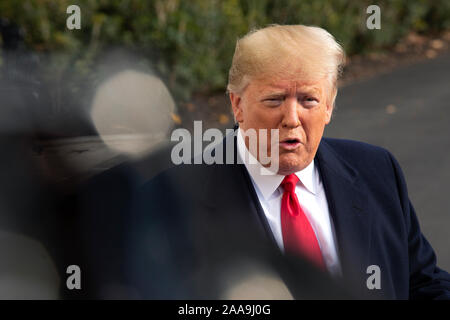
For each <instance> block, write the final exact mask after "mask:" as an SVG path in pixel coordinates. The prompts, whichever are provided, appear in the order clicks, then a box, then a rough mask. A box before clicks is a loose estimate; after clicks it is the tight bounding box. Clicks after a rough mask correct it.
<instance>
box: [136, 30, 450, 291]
mask: <svg viewBox="0 0 450 320" xmlns="http://www.w3.org/2000/svg"><path fill="white" fill-rule="evenodd" d="M343 63H344V53H343V50H342V48H341V47H340V46H339V45H338V44H337V43H336V42H335V40H334V38H333V37H332V36H331V35H330V34H329V33H328V32H326V31H325V30H323V29H321V28H317V27H307V26H301V25H297V26H277V25H274V26H269V27H267V28H263V29H260V30H257V31H253V32H251V33H249V34H248V35H246V36H245V37H243V38H242V39H240V40H238V42H237V45H236V51H235V54H234V57H233V62H232V66H231V68H230V75H229V84H228V92H229V96H230V101H231V105H232V109H233V113H234V116H235V120H236V121H237V123H238V126H237V127H236V130H235V131H234V132H233V133H232V134H230V135H228V136H227V137H226V138H225V139H224V141H223V143H221V144H219V145H218V146H216V147H215V149H214V151H213V154H218V153H220V154H223V153H227V152H228V153H229V152H230V150H233V151H234V153H233V157H232V158H233V159H234V161H233V162H232V163H229V162H227V163H226V164H222V162H221V161H216V163H214V164H211V165H208V164H201V165H194V164H184V165H180V166H176V167H174V168H172V169H169V170H167V171H165V172H163V173H162V174H160V175H158V176H157V177H155V178H154V179H152V180H151V181H149V182H148V183H146V184H145V186H144V187H143V190H142V192H141V196H140V199H139V201H138V205H137V206H136V207H137V209H138V210H137V211H136V212H137V214H136V215H135V217H134V221H133V225H134V227H133V228H132V229H131V230H132V232H131V233H130V242H129V246H130V247H129V252H130V256H129V257H130V258H129V261H130V268H131V269H130V276H131V281H132V282H133V283H135V284H136V286H137V287H138V290H139V291H140V292H141V294H142V295H143V296H144V297H149V298H161V297H164V298H182V297H199V298H205V297H206V298H214V297H222V296H221V294H220V292H223V290H225V289H224V288H226V287H227V283H228V282H227V280H226V279H229V278H227V276H226V270H229V267H230V266H232V265H233V264H235V263H236V262H237V261H242V259H244V260H245V259H250V260H251V261H252V263H253V264H254V265H255V264H258V263H262V264H263V265H265V266H269V267H270V270H274V272H275V274H277V275H279V277H280V279H281V281H283V282H284V283H285V284H286V286H287V288H288V289H289V290H290V292H291V293H292V296H293V297H294V298H342V297H364V298H386V299H408V298H410V299H420V298H427V299H429V298H433V299H450V276H449V274H448V273H446V272H445V271H443V270H441V269H439V268H438V267H437V266H436V257H435V254H434V251H433V249H432V248H431V246H430V244H429V243H428V242H427V240H426V239H425V238H424V236H423V235H422V233H421V231H420V228H419V224H418V221H417V218H416V215H415V212H414V209H413V206H412V205H411V202H410V200H409V198H408V193H407V188H406V183H405V179H404V177H403V174H402V171H401V169H400V166H399V164H398V163H397V161H396V160H395V159H394V157H393V156H392V155H391V154H390V153H389V152H388V151H386V150H384V149H382V148H380V147H376V146H371V145H368V144H365V143H361V142H356V141H349V140H338V139H330V138H323V137H322V136H323V132H324V128H325V126H326V125H327V124H328V123H329V122H330V121H331V116H332V112H333V108H334V101H335V97H336V94H337V86H336V81H337V77H338V73H339V70H340V68H341V67H342V65H343ZM252 130H253V131H255V132H257V133H261V132H264V133H266V135H259V134H257V135H256V138H255V139H256V140H253V141H252V139H251V137H250V136H249V134H248V133H249V132H251V131H252ZM274 130H275V131H274ZM252 143H255V144H256V147H255V145H252ZM262 149H265V150H264V151H265V153H266V154H267V156H268V158H269V159H270V161H269V162H266V161H265V160H266V159H263V154H264V153H261V150H262ZM225 158H226V157H225ZM274 168H275V169H274Z"/></svg>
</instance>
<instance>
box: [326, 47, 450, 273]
mask: <svg viewBox="0 0 450 320" xmlns="http://www.w3.org/2000/svg"><path fill="white" fill-rule="evenodd" d="M336 106H337V109H336V110H335V114H334V118H333V119H332V122H331V124H330V125H329V126H328V127H327V129H326V131H325V136H328V137H335V138H346V139H354V140H359V141H364V142H367V143H370V144H374V145H379V146H382V147H384V148H386V149H388V150H390V151H391V152H392V153H393V155H394V156H395V157H396V158H397V160H398V161H399V163H400V165H401V166H402V169H403V171H404V174H405V177H406V181H407V184H408V189H409V196H410V199H411V201H412V203H413V205H414V207H415V209H416V213H417V215H418V218H419V221H420V223H421V227H422V231H423V233H424V234H425V236H426V237H427V238H428V240H429V241H430V242H431V244H432V246H433V247H434V249H435V250H436V252H437V256H438V264H439V265H440V266H441V267H443V268H444V269H446V270H447V271H450V201H449V199H450V195H449V193H450V53H447V54H444V55H442V56H440V57H438V58H436V59H432V60H427V61H424V62H421V63H418V64H415V65H411V66H405V67H400V68H398V69H395V70H394V71H392V72H391V73H388V74H383V75H379V76H377V77H375V78H372V79H369V80H365V81H362V82H359V83H354V84H352V85H349V86H347V87H344V88H342V89H341V90H340V92H339V93H338V98H337V102H336Z"/></svg>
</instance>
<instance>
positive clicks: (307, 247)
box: [281, 174, 325, 270]
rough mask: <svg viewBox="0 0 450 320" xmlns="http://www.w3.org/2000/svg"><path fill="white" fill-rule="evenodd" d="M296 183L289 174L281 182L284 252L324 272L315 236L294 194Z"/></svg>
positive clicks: (292, 175)
mask: <svg viewBox="0 0 450 320" xmlns="http://www.w3.org/2000/svg"><path fill="white" fill-rule="evenodd" d="M298 181H299V178H298V177H297V176H296V175H295V174H290V175H288V176H286V177H284V179H283V181H282V182H281V186H282V187H283V190H284V193H283V198H282V199H281V231H282V234H283V243H284V250H285V251H286V252H290V253H294V254H300V255H302V256H304V257H306V258H307V259H309V260H310V261H312V262H313V263H314V264H316V265H317V266H319V267H320V268H321V269H322V270H324V269H325V263H324V261H323V257H322V253H321V251H320V247H319V242H318V241H317V238H316V234H315V233H314V230H313V228H312V226H311V224H310V223H309V221H308V218H307V217H306V215H305V213H304V212H303V210H302V207H301V206H300V203H299V202H298V198H297V195H296V194H295V185H296V184H297V182H298Z"/></svg>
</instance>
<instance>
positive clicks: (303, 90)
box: [261, 87, 320, 97]
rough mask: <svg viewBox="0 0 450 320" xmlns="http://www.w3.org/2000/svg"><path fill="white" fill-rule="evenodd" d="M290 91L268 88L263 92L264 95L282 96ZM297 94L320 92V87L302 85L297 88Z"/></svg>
mask: <svg viewBox="0 0 450 320" xmlns="http://www.w3.org/2000/svg"><path fill="white" fill-rule="evenodd" d="M288 93H289V92H288V91H287V90H276V89H275V90H273V89H272V90H271V89H268V90H267V91H266V92H261V94H262V95H263V96H264V97H281V96H285V95H287V94H288ZM296 94H311V95H312V94H320V89H319V88H316V87H300V88H298V89H297V92H296Z"/></svg>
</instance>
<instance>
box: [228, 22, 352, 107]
mask: <svg viewBox="0 0 450 320" xmlns="http://www.w3.org/2000/svg"><path fill="white" fill-rule="evenodd" d="M344 63H345V53H344V50H343V49H342V47H341V46H340V45H339V44H338V43H337V42H336V40H335V39H334V37H333V36H332V35H331V34H330V33H328V32H327V31H326V30H324V29H322V28H319V27H314V26H304V25H270V26H268V27H265V28H262V29H257V30H252V31H250V32H249V33H248V34H246V35H245V36H244V37H242V38H241V39H239V40H238V41H237V42H236V49H235V52H234V56H233V61H232V64H231V68H230V71H229V77H228V86H227V91H228V92H233V93H236V94H241V93H242V92H243V90H244V89H245V88H246V87H247V85H248V84H249V82H250V80H251V79H255V78H262V77H267V76H271V77H274V76H280V77H283V78H289V79H290V78H292V79H298V78H302V77H303V78H307V79H308V80H311V81H313V80H316V79H317V80H318V79H321V78H323V77H325V76H327V77H328V80H329V84H330V88H331V89H332V90H331V91H332V92H331V93H330V94H332V95H333V97H332V101H333V102H334V98H335V97H336V92H337V79H338V76H339V74H340V72H341V70H342V67H343V65H344Z"/></svg>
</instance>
